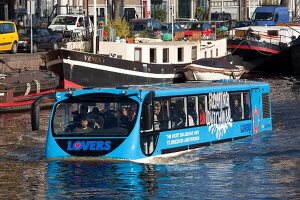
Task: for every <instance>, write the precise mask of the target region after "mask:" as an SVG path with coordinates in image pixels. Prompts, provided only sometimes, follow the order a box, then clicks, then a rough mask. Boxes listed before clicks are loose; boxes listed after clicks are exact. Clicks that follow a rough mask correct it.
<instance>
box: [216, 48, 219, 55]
mask: <svg viewBox="0 0 300 200" xmlns="http://www.w3.org/2000/svg"><path fill="white" fill-rule="evenodd" d="M218 56H219V50H218V48H217V49H216V57H218Z"/></svg>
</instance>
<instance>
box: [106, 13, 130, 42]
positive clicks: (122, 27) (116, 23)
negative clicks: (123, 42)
mask: <svg viewBox="0 0 300 200" xmlns="http://www.w3.org/2000/svg"><path fill="white" fill-rule="evenodd" d="M111 28H114V29H115V30H116V36H118V37H120V38H126V37H127V36H129V35H130V34H131V30H130V26H129V24H128V23H127V21H126V20H125V19H121V18H118V19H115V20H111V21H109V22H108V23H107V25H106V26H105V27H104V30H105V32H106V33H107V37H108V38H109V34H110V29H111Z"/></svg>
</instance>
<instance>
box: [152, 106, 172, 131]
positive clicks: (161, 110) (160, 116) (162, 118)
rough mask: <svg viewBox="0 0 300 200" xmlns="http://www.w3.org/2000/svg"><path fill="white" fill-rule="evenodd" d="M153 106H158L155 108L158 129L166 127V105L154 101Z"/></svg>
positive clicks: (167, 118)
mask: <svg viewBox="0 0 300 200" xmlns="http://www.w3.org/2000/svg"><path fill="white" fill-rule="evenodd" d="M155 107H157V108H158V110H157V120H158V122H159V124H160V129H167V128H168V120H169V117H168V114H167V110H166V109H165V108H166V106H165V105H164V104H162V103H160V102H156V103H155Z"/></svg>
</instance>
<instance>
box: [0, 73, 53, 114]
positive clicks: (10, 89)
mask: <svg viewBox="0 0 300 200" xmlns="http://www.w3.org/2000/svg"><path fill="white" fill-rule="evenodd" d="M58 83H59V77H58V76H57V75H56V74H55V73H53V72H51V71H48V70H17V71H11V72H6V73H2V74H0V112H9V111H17V110H18V111H19V110H25V109H29V108H30V107H31V104H32V102H33V101H34V100H35V99H36V98H38V97H39V96H41V95H42V94H46V93H50V92H55V90H56V88H57V86H58ZM46 104H47V102H45V105H46Z"/></svg>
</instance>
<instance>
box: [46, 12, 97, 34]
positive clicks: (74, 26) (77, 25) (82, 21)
mask: <svg viewBox="0 0 300 200" xmlns="http://www.w3.org/2000/svg"><path fill="white" fill-rule="evenodd" d="M87 26H88V29H89V32H90V33H91V32H92V31H93V24H92V21H91V19H90V18H89V17H87V16H85V15H57V16H56V17H55V18H54V19H53V20H52V22H51V24H50V26H49V28H50V29H52V30H53V31H57V32H64V31H66V30H68V31H72V32H77V33H85V31H84V30H86V27H87Z"/></svg>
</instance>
